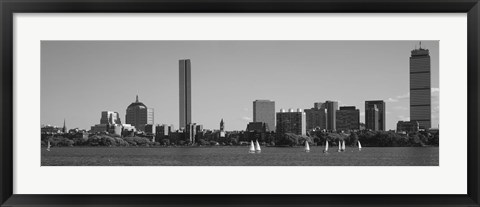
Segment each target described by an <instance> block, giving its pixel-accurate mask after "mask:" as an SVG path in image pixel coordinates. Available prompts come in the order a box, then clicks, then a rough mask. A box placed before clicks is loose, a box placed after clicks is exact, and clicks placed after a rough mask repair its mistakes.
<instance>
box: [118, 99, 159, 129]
mask: <svg viewBox="0 0 480 207" xmlns="http://www.w3.org/2000/svg"><path fill="white" fill-rule="evenodd" d="M125 123H126V124H130V125H132V126H135V128H136V129H137V130H138V131H145V125H147V124H151V125H153V108H148V107H147V106H145V104H143V103H142V102H139V101H138V95H137V99H136V101H135V102H133V103H131V104H130V105H129V106H128V107H127V112H126V115H125Z"/></svg>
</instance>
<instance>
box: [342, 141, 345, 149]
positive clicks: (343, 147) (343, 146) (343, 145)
mask: <svg viewBox="0 0 480 207" xmlns="http://www.w3.org/2000/svg"><path fill="white" fill-rule="evenodd" d="M342 150H343V151H345V141H343V142H342Z"/></svg>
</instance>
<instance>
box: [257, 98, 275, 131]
mask: <svg viewBox="0 0 480 207" xmlns="http://www.w3.org/2000/svg"><path fill="white" fill-rule="evenodd" d="M253 122H263V123H265V124H266V125H267V126H266V127H267V129H269V130H270V131H275V102H274V101H270V100H256V101H254V102H253Z"/></svg>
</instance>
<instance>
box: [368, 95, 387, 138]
mask: <svg viewBox="0 0 480 207" xmlns="http://www.w3.org/2000/svg"><path fill="white" fill-rule="evenodd" d="M385 111H386V108H385V102H384V101H382V100H375V101H365V128H367V129H370V130H373V131H377V130H380V131H385V127H386V125H385V120H386V118H385Z"/></svg>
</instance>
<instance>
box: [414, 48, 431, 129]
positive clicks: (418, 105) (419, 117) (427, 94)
mask: <svg viewBox="0 0 480 207" xmlns="http://www.w3.org/2000/svg"><path fill="white" fill-rule="evenodd" d="M430 80H431V78H430V53H429V51H428V50H427V49H423V48H422V43H421V42H420V48H419V49H415V50H412V56H411V57H410V121H417V122H418V123H419V126H420V128H422V129H429V128H431V125H432V111H431V85H430Z"/></svg>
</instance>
